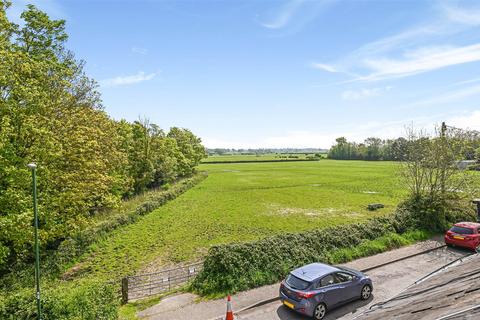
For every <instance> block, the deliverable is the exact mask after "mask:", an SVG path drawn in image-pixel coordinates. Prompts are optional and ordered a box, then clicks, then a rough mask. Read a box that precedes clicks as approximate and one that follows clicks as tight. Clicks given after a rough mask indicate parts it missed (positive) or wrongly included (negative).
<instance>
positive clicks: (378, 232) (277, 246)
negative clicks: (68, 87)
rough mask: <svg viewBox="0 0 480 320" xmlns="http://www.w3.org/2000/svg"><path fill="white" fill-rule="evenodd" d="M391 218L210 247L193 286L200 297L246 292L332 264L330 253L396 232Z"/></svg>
mask: <svg viewBox="0 0 480 320" xmlns="http://www.w3.org/2000/svg"><path fill="white" fill-rule="evenodd" d="M395 231H396V230H395V228H394V226H393V223H392V218H389V217H382V218H374V219H371V220H369V221H367V222H365V223H355V224H350V225H340V226H335V227H331V228H326V229H321V230H314V231H308V232H303V233H297V234H281V235H276V236H273V237H269V238H265V239H261V240H258V241H254V242H247V243H233V244H225V245H218V246H213V247H211V248H210V250H209V252H208V255H207V257H206V259H205V262H204V267H203V271H202V272H201V273H200V274H199V275H198V276H197V277H196V278H195V280H194V282H193V283H192V289H193V291H195V292H197V293H199V294H201V295H209V294H217V293H227V292H236V291H242V290H247V289H250V288H253V287H258V286H261V285H265V284H270V283H274V282H276V281H278V280H280V279H281V278H283V277H284V276H285V275H286V274H288V272H289V271H291V270H292V269H294V268H296V267H299V266H301V265H304V264H308V263H312V262H316V261H317V262H318V261H323V262H326V263H329V262H331V261H330V260H331V252H333V251H334V250H337V249H341V248H348V247H353V246H357V245H359V244H360V243H362V241H365V240H373V239H376V238H379V237H381V236H384V235H386V234H389V233H392V232H395Z"/></svg>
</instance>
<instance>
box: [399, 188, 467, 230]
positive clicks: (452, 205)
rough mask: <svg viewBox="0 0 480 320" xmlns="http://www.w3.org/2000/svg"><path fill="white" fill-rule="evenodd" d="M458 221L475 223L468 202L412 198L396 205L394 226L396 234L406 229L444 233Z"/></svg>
mask: <svg viewBox="0 0 480 320" xmlns="http://www.w3.org/2000/svg"><path fill="white" fill-rule="evenodd" d="M459 221H475V210H474V209H473V207H472V206H471V205H470V204H469V203H468V201H465V200H462V199H459V198H456V197H455V196H452V197H450V198H449V199H447V200H431V199H428V198H419V197H412V198H409V199H407V200H405V201H404V202H402V203H400V204H399V205H398V208H397V210H396V213H395V217H394V226H395V229H396V230H397V232H403V231H404V230H406V229H425V230H429V231H432V232H444V231H445V230H447V229H448V228H450V227H451V225H452V224H453V223H456V222H459Z"/></svg>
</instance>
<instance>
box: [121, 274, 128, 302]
mask: <svg viewBox="0 0 480 320" xmlns="http://www.w3.org/2000/svg"><path fill="white" fill-rule="evenodd" d="M127 302H128V277H125V278H122V303H123V304H125V303H127Z"/></svg>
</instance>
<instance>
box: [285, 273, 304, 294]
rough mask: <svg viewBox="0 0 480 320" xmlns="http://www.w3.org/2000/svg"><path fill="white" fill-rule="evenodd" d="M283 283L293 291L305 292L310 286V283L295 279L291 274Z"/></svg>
mask: <svg viewBox="0 0 480 320" xmlns="http://www.w3.org/2000/svg"><path fill="white" fill-rule="evenodd" d="M285 282H287V284H288V285H289V286H290V287H292V288H293V289H298V290H305V289H307V288H308V287H309V286H310V282H308V281H305V280H302V279H300V278H297V277H295V276H294V275H292V274H289V275H288V277H287V279H286V280H285Z"/></svg>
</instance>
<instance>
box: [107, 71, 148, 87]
mask: <svg viewBox="0 0 480 320" xmlns="http://www.w3.org/2000/svg"><path fill="white" fill-rule="evenodd" d="M156 75H157V74H156V73H149V74H146V73H145V72H143V71H140V72H138V73H137V74H134V75H129V76H118V77H114V78H110V79H105V80H101V81H100V85H101V86H103V87H116V86H123V85H130V84H135V83H139V82H143V81H148V80H152V79H153V78H154V77H155V76H156Z"/></svg>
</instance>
